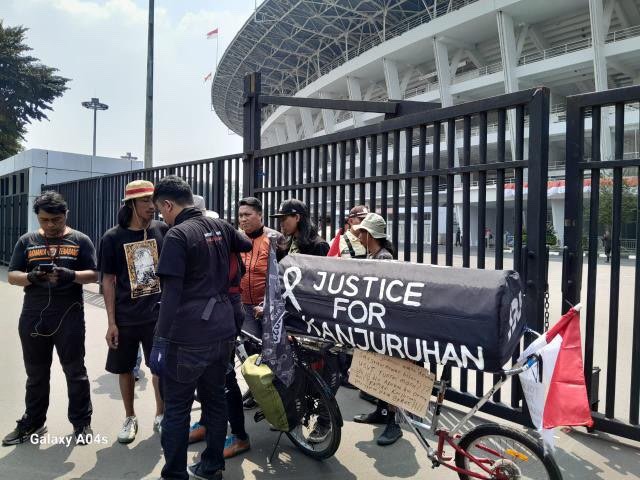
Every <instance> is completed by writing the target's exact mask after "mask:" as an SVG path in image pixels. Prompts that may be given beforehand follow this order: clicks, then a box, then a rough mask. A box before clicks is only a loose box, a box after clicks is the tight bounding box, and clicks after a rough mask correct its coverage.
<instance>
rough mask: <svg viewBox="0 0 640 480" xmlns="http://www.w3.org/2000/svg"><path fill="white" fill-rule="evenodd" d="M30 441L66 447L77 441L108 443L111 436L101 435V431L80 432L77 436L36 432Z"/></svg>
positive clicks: (88, 443)
mask: <svg viewBox="0 0 640 480" xmlns="http://www.w3.org/2000/svg"><path fill="white" fill-rule="evenodd" d="M29 441H30V442H31V443H32V444H33V445H63V446H65V447H71V446H74V445H75V444H76V443H83V444H85V445H90V444H96V445H107V444H108V443H109V437H107V436H106V435H100V434H99V433H87V434H86V435H84V434H80V435H79V436H78V437H77V438H76V436H75V435H51V434H50V433H44V434H37V433H34V434H32V435H31V436H30V437H29Z"/></svg>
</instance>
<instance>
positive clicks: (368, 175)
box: [244, 74, 549, 423]
mask: <svg viewBox="0 0 640 480" xmlns="http://www.w3.org/2000/svg"><path fill="white" fill-rule="evenodd" d="M245 80H246V81H245V102H246V103H245V124H244V125H245V130H244V139H245V162H244V165H245V170H244V173H245V176H244V185H245V190H244V192H245V193H251V192H253V194H254V195H255V196H257V197H260V198H261V200H262V202H263V206H264V210H265V216H266V215H269V214H273V213H274V212H275V211H276V210H277V208H278V205H279V204H280V203H281V202H282V201H283V200H285V199H287V198H292V197H295V198H298V199H300V200H303V201H304V202H305V203H307V205H308V206H309V209H310V212H311V217H312V219H313V220H314V221H315V222H316V224H317V225H318V227H319V231H320V232H321V234H322V235H323V236H324V237H325V238H326V239H327V240H328V239H329V238H330V237H331V236H332V235H333V233H334V232H335V231H336V230H337V229H338V228H339V227H341V226H343V225H344V222H345V214H346V212H347V211H348V210H349V208H351V207H353V206H354V205H357V204H367V205H369V207H370V208H371V209H372V210H373V211H376V212H378V213H381V214H382V215H383V216H384V217H385V218H386V220H387V222H388V223H389V230H390V237H391V239H392V243H393V244H394V246H395V247H396V249H397V250H399V251H400V252H401V254H400V255H399V258H401V259H404V260H405V261H417V262H424V261H425V255H424V252H425V251H427V252H428V253H430V256H428V257H427V258H426V261H427V262H430V263H432V264H444V265H449V266H451V265H459V266H462V267H467V268H481V269H482V268H495V269H503V268H513V269H514V270H517V271H518V272H520V273H521V274H522V275H523V277H525V280H526V307H525V308H526V313H527V318H528V322H529V326H530V327H532V328H534V329H536V330H537V331H541V330H542V328H543V317H544V313H543V312H544V294H545V284H546V282H545V273H546V265H547V258H546V247H545V227H546V212H547V193H546V189H547V160H548V135H549V129H548V121H549V91H548V90H547V89H545V88H538V89H532V90H525V91H522V92H517V93H512V94H507V95H500V96H497V97H492V98H487V99H484V100H479V101H475V102H469V103H465V104H460V105H456V106H452V107H448V108H433V107H432V106H428V105H427V106H422V108H420V105H415V104H414V105H413V106H414V107H416V106H417V107H418V108H417V109H416V108H414V109H412V111H413V112H415V113H408V114H405V115H400V116H398V117H397V118H392V119H389V120H385V121H383V122H381V123H378V124H375V125H371V126H366V127H362V128H356V129H350V130H348V131H343V132H339V133H334V134H330V135H324V136H321V137H316V138H310V139H307V140H303V141H299V142H295V143H290V144H285V145H279V146H275V147H270V148H265V149H260V145H259V142H260V135H259V133H260V126H261V125H260V109H261V108H262V107H263V106H265V105H267V104H269V103H274V104H280V105H295V106H299V107H311V108H329V109H336V108H337V109H345V110H351V109H352V108H353V107H354V106H356V107H357V106H358V104H360V108H376V107H375V106H372V105H370V104H371V103H373V102H352V101H340V100H330V101H327V102H326V104H323V100H321V99H300V98H284V97H273V96H265V97H262V96H261V95H260V80H259V75H256V74H254V75H253V76H249V78H247V79H245ZM399 107H402V105H399ZM378 108H379V107H378ZM385 108H390V107H389V105H387V106H386V107H385ZM369 111H371V110H369ZM374 111H375V110H374ZM378 111H380V110H378ZM509 125H511V127H510V128H509ZM511 133H512V134H513V135H511ZM472 134H473V135H472ZM489 135H495V138H496V142H495V144H493V143H492V145H491V149H489V148H488V137H489ZM472 137H473V140H474V141H473V142H472ZM509 137H511V141H510V142H508V143H507V141H506V140H507V139H509ZM525 139H528V148H527V143H526V141H525ZM476 141H477V143H476ZM511 147H513V150H511ZM487 184H491V185H492V184H495V187H493V186H491V187H489V188H488V187H487ZM494 188H495V191H493V190H492V189H494ZM490 190H492V191H491V192H490V193H491V198H492V200H491V204H492V205H493V204H495V210H496V219H495V237H494V238H495V248H494V249H489V248H488V246H487V245H486V244H485V243H484V241H479V242H478V246H477V248H474V249H473V251H472V248H471V240H470V239H471V236H472V235H477V238H478V239H482V240H484V238H485V228H486V226H487V220H488V218H487V209H488V208H487V207H488V205H489V203H490V202H489V199H488V193H489V191H490ZM472 194H473V196H474V198H477V223H475V224H474V225H473V226H472V223H471V221H472V214H471V209H472V205H471V196H472ZM508 194H511V195H508ZM493 195H495V200H493ZM455 197H458V198H461V202H460V204H461V207H460V208H459V210H461V213H462V215H461V217H462V218H461V222H460V228H461V230H462V232H463V234H462V247H461V249H456V248H454V221H453V219H454V201H455ZM443 205H444V207H442V206H443ZM429 208H430V209H431V214H432V215H431V238H430V239H425V236H424V229H423V228H422V226H423V224H424V221H425V213H428V209H429ZM440 208H444V209H446V215H444V218H443V219H442V220H440V221H444V222H445V225H446V226H445V229H446V235H445V238H444V245H439V240H440V239H439V238H438V235H437V233H438V224H439V219H438V215H437V214H435V215H434V213H435V212H438V211H439V209H440ZM473 208H474V209H475V208H476V207H475V205H474V206H473ZM414 211H415V217H416V218H415V220H417V221H416V222H415V223H414V221H413V220H414V215H413V212H414ZM505 212H509V213H505ZM474 216H475V213H474ZM267 222H268V225H269V226H271V227H276V225H275V222H274V220H273V219H269V220H267ZM505 222H508V224H509V225H510V227H509V228H513V230H512V231H513V232H514V234H515V235H514V242H513V243H514V248H513V255H512V258H511V260H512V261H511V262H509V258H508V257H507V256H506V255H505V253H504V248H503V247H504V246H505V245H504V242H503V239H504V233H505V230H506V227H505ZM412 225H416V226H417V227H418V229H417V232H416V233H417V235H416V240H417V241H416V242H413V241H412V228H415V227H412ZM472 229H473V230H474V233H473V234H472V233H471V230H472ZM525 238H526V240H525ZM429 243H430V246H428V244H429ZM443 251H444V252H443ZM441 253H444V255H442V256H441V255H440V254H441ZM472 263H473V264H474V265H472ZM431 368H432V369H435V368H436V366H435V365H432V367H431ZM441 373H443V374H444V378H449V379H451V380H452V385H453V388H452V389H451V390H450V392H449V396H448V398H449V399H450V400H452V401H454V402H457V403H460V404H463V405H466V406H472V405H474V404H475V403H476V402H477V399H478V397H481V396H482V395H484V393H485V391H487V390H488V387H489V386H490V385H492V384H493V380H494V379H493V378H491V376H490V375H487V374H483V373H478V372H474V371H467V370H465V369H458V368H453V369H451V368H445V369H444V371H443V372H441ZM509 390H510V393H509ZM506 393H507V394H508V398H504V397H502V398H501V397H500V393H497V394H496V395H495V396H494V398H493V402H489V403H487V404H486V405H485V406H484V407H483V411H486V412H488V413H491V414H494V415H497V416H500V417H503V418H506V419H509V420H512V421H516V422H519V423H527V422H528V415H527V414H526V412H523V411H522V398H521V391H520V389H519V385H518V384H516V383H514V384H513V385H512V386H511V388H510V389H509V388H507V389H506ZM505 396H507V395H505Z"/></svg>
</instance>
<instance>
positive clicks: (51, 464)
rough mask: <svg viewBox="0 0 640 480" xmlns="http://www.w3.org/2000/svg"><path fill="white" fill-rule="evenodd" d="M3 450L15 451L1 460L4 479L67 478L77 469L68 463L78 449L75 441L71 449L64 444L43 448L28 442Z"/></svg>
mask: <svg viewBox="0 0 640 480" xmlns="http://www.w3.org/2000/svg"><path fill="white" fill-rule="evenodd" d="M2 448H3V449H4V448H7V449H9V448H12V449H13V451H12V452H10V453H9V454H8V455H6V456H4V457H2V458H0V471H1V472H2V478H28V479H29V480H38V479H41V478H42V479H49V480H50V479H52V478H67V477H66V475H67V474H68V473H69V472H70V471H71V470H73V469H74V468H75V464H74V463H73V462H69V461H67V460H68V459H69V456H70V455H71V452H72V451H73V449H74V448H76V447H75V443H74V442H73V441H71V444H70V446H69V447H67V446H66V445H62V444H58V445H53V446H50V447H43V446H40V445H34V444H32V443H30V442H29V441H27V442H26V443H23V444H22V445H16V446H13V447H2ZM78 448H82V447H78ZM3 453H4V452H3Z"/></svg>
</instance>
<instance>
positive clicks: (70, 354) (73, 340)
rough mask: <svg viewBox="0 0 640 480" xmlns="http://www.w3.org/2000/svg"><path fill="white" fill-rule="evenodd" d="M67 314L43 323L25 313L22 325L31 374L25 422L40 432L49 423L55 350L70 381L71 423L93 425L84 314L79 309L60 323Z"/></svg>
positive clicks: (48, 316)
mask: <svg viewBox="0 0 640 480" xmlns="http://www.w3.org/2000/svg"><path fill="white" fill-rule="evenodd" d="M63 314H64V311H60V312H59V313H53V312H52V313H47V314H46V315H43V318H42V321H41V319H40V313H39V312H38V313H28V312H24V311H23V312H22V315H21V316H20V321H19V324H18V331H19V333H20V342H21V343H22V357H23V359H24V366H25V370H26V372H27V385H26V393H25V407H26V411H25V413H26V418H25V419H24V421H25V422H26V423H27V424H28V425H29V426H33V427H36V428H38V427H40V426H42V425H44V423H45V422H46V420H47V410H48V408H49V389H50V387H49V379H50V377H51V361H52V358H53V348H54V347H55V349H56V352H57V353H58V359H59V360H60V364H61V365H62V370H63V371H64V374H65V377H66V379H67V394H68V397H69V407H68V411H67V416H68V418H69V421H70V422H71V424H72V425H73V426H74V427H76V428H77V427H83V426H85V425H89V424H90V423H91V414H92V413H93V408H92V406H91V394H90V390H89V378H88V377H87V369H86V368H85V365H84V354H85V349H84V339H85V324H84V310H83V308H82V307H81V306H78V305H76V306H74V307H72V308H71V310H70V311H69V312H68V313H67V314H66V316H64V319H63V320H62V321H60V319H61V318H62V315H63ZM58 325H59V327H58ZM56 329H57V330H56ZM36 333H37V334H36Z"/></svg>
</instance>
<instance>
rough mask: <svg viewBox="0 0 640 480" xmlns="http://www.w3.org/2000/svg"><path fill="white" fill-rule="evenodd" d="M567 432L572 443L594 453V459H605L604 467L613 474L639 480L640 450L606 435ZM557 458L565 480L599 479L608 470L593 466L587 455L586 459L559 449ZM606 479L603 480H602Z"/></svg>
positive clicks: (571, 430)
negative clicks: (599, 475) (595, 457)
mask: <svg viewBox="0 0 640 480" xmlns="http://www.w3.org/2000/svg"><path fill="white" fill-rule="evenodd" d="M563 432H564V433H565V434H566V435H567V436H568V437H569V438H571V440H573V441H575V442H577V443H579V444H580V445H581V446H582V448H586V449H589V450H591V451H592V455H590V457H592V456H598V457H602V458H604V459H605V460H604V461H602V462H601V461H600V460H598V463H600V462H601V463H602V464H603V465H605V466H607V467H608V468H610V469H611V470H613V471H615V472H617V473H619V474H620V475H621V476H624V477H625V478H626V477H627V476H629V478H638V477H637V476H638V475H639V474H640V467H638V466H639V465H640V446H632V445H629V444H627V443H623V442H620V440H619V439H618V438H617V437H614V436H611V435H608V434H606V433H601V432H599V433H595V434H589V433H585V432H582V431H580V430H574V429H572V428H565V429H563ZM553 456H554V457H555V459H556V462H557V463H558V465H559V466H560V468H561V470H562V476H563V478H564V479H582V478H596V476H597V475H598V474H602V473H604V470H603V469H601V468H599V467H598V466H596V465H595V464H593V463H591V462H589V461H588V460H587V459H586V458H588V457H586V456H585V455H583V458H580V457H578V456H576V455H575V454H574V453H572V452H567V451H565V450H563V449H558V448H557V449H556V451H555V452H554V454H553ZM585 457H586V458H585ZM598 478H602V477H598Z"/></svg>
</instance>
